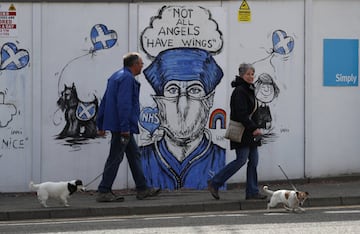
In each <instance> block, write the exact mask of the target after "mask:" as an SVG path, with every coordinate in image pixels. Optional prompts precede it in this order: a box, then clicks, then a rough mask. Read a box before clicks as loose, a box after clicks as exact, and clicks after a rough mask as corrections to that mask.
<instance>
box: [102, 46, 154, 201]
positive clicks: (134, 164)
mask: <svg viewBox="0 0 360 234" xmlns="http://www.w3.org/2000/svg"><path fill="white" fill-rule="evenodd" d="M123 62H124V67H123V68H122V69H120V70H118V71H116V72H115V73H114V74H113V75H112V76H111V77H110V78H109V79H108V82H107V87H106V91H105V94H104V96H103V99H102V101H101V103H100V107H99V113H98V116H97V127H98V134H99V135H100V136H104V135H105V131H106V130H108V131H110V132H111V145H110V152H109V156H108V158H107V160H106V163H105V167H104V172H103V175H102V180H101V182H100V184H99V186H98V196H97V198H96V201H98V202H112V201H124V197H121V196H116V195H114V194H113V193H112V185H113V183H114V180H115V177H116V175H117V172H118V169H119V166H120V163H121V162H122V160H123V158H124V153H126V157H127V159H128V162H129V166H130V170H131V173H132V176H133V178H134V181H135V184H136V190H137V195H136V198H137V199H139V200H142V199H144V198H147V197H153V196H156V195H158V194H159V192H160V189H153V188H149V187H148V186H147V184H146V179H145V176H144V173H143V171H142V167H141V162H140V151H139V147H138V145H137V143H136V141H135V138H134V136H133V134H139V127H138V120H139V115H140V103H139V94H140V83H139V82H138V81H137V80H136V79H135V76H137V75H139V74H140V73H141V70H142V67H143V61H142V58H141V56H140V54H139V53H135V52H132V53H128V54H126V55H125V56H124V57H123Z"/></svg>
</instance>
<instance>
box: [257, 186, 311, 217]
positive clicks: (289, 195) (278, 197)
mask: <svg viewBox="0 0 360 234" xmlns="http://www.w3.org/2000/svg"><path fill="white" fill-rule="evenodd" d="M263 190H264V192H265V193H266V194H268V195H269V196H271V197H270V200H269V202H268V204H267V210H268V211H270V208H271V207H275V206H276V205H278V204H283V205H284V208H285V209H286V210H288V211H292V212H297V211H301V212H305V209H304V208H302V207H301V206H302V205H303V204H304V202H305V200H306V199H307V198H308V197H309V193H308V192H302V191H294V190H277V191H271V190H269V188H268V186H264V187H263Z"/></svg>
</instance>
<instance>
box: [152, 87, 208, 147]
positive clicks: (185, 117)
mask: <svg viewBox="0 0 360 234" xmlns="http://www.w3.org/2000/svg"><path fill="white" fill-rule="evenodd" d="M213 97H214V92H211V93H210V94H208V95H206V96H205V90H204V88H203V85H202V84H201V83H200V82H199V81H175V80H174V81H169V82H168V83H167V84H166V85H165V87H164V96H154V100H155V102H156V103H157V106H158V109H159V118H160V123H161V127H162V128H163V129H164V130H165V132H166V134H167V135H168V136H169V137H170V138H171V139H172V140H173V141H175V142H178V143H179V144H186V143H188V142H191V141H193V140H194V139H196V138H198V137H201V136H202V135H203V133H204V128H205V126H206V123H207V120H208V117H209V110H210V108H211V107H212V104H213Z"/></svg>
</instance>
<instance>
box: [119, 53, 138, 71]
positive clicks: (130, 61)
mask: <svg viewBox="0 0 360 234" xmlns="http://www.w3.org/2000/svg"><path fill="white" fill-rule="evenodd" d="M140 58H141V55H140V54H139V53H137V52H130V53H127V54H125V55H124V57H123V61H124V67H131V66H132V65H134V64H135V63H136V62H137V61H138V60H139V59H140Z"/></svg>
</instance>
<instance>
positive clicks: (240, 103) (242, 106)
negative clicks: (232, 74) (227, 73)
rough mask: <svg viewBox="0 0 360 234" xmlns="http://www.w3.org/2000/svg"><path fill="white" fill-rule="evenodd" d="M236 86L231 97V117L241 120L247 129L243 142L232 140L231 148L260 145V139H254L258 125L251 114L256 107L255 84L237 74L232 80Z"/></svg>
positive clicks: (232, 84) (233, 85) (232, 83)
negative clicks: (253, 133)
mask: <svg viewBox="0 0 360 234" xmlns="http://www.w3.org/2000/svg"><path fill="white" fill-rule="evenodd" d="M231 86H232V87H233V88H234V90H233V92H232V94H231V99H230V119H231V120H234V121H237V122H241V123H242V124H243V125H244V126H245V131H244V134H243V136H242V139H241V143H237V142H234V141H230V149H237V148H241V147H244V146H259V145H261V142H260V141H254V136H253V135H252V132H253V131H255V130H256V129H257V128H258V126H257V125H256V123H255V122H254V121H253V120H252V119H251V117H250V115H251V113H252V112H253V111H254V108H255V102H256V99H255V92H254V91H255V88H254V85H252V84H248V83H247V82H246V81H244V80H243V79H242V78H241V77H239V76H237V77H236V79H235V80H234V81H232V82H231Z"/></svg>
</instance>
